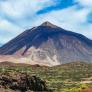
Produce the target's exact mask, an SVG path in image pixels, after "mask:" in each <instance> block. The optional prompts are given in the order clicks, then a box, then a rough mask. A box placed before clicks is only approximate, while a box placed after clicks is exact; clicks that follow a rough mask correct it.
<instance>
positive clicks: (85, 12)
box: [0, 0, 92, 43]
mask: <svg viewBox="0 0 92 92" xmlns="http://www.w3.org/2000/svg"><path fill="white" fill-rule="evenodd" d="M44 21H50V22H52V23H53V24H56V25H59V26H60V27H62V28H65V29H67V30H71V31H74V32H77V33H81V34H84V35H85V36H87V37H89V38H91V39H92V31H91V29H92V0H0V43H5V42H7V41H9V40H10V39H12V38H14V37H15V36H17V35H18V34H20V33H21V32H22V31H24V30H25V29H28V28H31V27H33V26H37V25H39V24H41V23H42V22H44Z"/></svg>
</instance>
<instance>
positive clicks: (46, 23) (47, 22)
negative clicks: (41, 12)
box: [41, 21, 57, 28]
mask: <svg viewBox="0 0 92 92" xmlns="http://www.w3.org/2000/svg"><path fill="white" fill-rule="evenodd" d="M41 26H48V27H52V28H57V26H56V25H54V24H52V23H50V22H49V21H46V22H44V23H42V24H41Z"/></svg>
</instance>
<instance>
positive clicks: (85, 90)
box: [81, 88, 92, 92]
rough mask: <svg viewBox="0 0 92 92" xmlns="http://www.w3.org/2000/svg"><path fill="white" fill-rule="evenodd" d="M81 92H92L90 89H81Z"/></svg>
mask: <svg viewBox="0 0 92 92" xmlns="http://www.w3.org/2000/svg"><path fill="white" fill-rule="evenodd" d="M81 92H92V88H88V89H83V90H82V91H81Z"/></svg>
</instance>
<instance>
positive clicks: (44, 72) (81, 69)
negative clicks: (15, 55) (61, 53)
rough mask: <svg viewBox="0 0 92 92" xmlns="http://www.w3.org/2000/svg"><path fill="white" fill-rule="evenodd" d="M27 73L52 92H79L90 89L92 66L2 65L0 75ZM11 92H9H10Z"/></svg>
mask: <svg viewBox="0 0 92 92" xmlns="http://www.w3.org/2000/svg"><path fill="white" fill-rule="evenodd" d="M4 73H5V74H6V73H9V74H10V75H15V74H18V73H27V74H29V75H30V76H37V77H39V78H41V79H42V80H45V81H46V84H47V87H48V89H50V90H52V92H80V91H81V90H82V89H85V88H88V87H90V88H91V87H92V83H91V82H92V64H88V63H80V62H78V63H69V64H64V65H60V66H54V67H46V66H39V65H34V66H30V65H11V66H9V65H2V66H1V67H0V74H4ZM10 92H11V91H10Z"/></svg>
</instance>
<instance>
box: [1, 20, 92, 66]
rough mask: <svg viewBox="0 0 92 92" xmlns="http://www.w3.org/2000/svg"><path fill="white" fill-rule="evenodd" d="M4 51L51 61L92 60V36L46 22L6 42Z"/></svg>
mask: <svg viewBox="0 0 92 92" xmlns="http://www.w3.org/2000/svg"><path fill="white" fill-rule="evenodd" d="M0 54H1V55H16V56H23V57H27V58H29V59H30V60H31V61H36V62H38V61H40V62H43V63H48V64H51V65H57V64H64V63H69V62H74V61H87V62H92V40H89V39H88V38H86V37H85V36H83V35H81V34H77V33H74V32H70V31H67V30H64V29H62V28H60V27H57V26H55V25H53V24H51V23H49V22H45V23H43V24H42V25H40V26H38V27H34V28H32V29H29V30H26V31H25V32H23V33H22V34H20V35H19V36H17V37H16V38H14V39H13V40H11V41H10V42H8V43H7V44H5V45H3V46H2V47H1V48H0Z"/></svg>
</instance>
